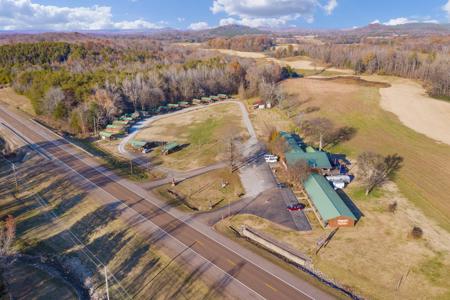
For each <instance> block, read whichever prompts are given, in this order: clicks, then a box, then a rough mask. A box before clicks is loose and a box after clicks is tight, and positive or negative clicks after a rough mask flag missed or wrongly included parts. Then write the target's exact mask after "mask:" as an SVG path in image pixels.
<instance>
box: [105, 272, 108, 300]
mask: <svg viewBox="0 0 450 300" xmlns="http://www.w3.org/2000/svg"><path fill="white" fill-rule="evenodd" d="M105 285H106V299H107V300H109V285H108V270H107V269H106V266H105Z"/></svg>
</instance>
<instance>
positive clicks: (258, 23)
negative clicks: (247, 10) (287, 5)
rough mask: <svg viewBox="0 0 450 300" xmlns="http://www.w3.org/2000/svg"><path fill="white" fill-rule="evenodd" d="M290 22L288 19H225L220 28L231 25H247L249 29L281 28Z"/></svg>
mask: <svg viewBox="0 0 450 300" xmlns="http://www.w3.org/2000/svg"><path fill="white" fill-rule="evenodd" d="M288 21H289V19H288V18H285V17H281V18H241V19H235V18H225V19H221V20H220V22H219V25H220V26H224V25H230V24H239V25H245V26H249V27H279V26H283V25H286V23H287V22H288Z"/></svg>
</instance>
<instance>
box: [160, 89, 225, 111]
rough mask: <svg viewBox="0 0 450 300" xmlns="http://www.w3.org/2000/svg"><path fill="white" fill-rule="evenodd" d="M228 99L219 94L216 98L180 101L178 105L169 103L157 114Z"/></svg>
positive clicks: (161, 107)
mask: <svg viewBox="0 0 450 300" xmlns="http://www.w3.org/2000/svg"><path fill="white" fill-rule="evenodd" d="M226 99H228V96H227V95H226V94H218V95H216V96H209V97H202V98H201V99H192V102H191V103H190V102H188V101H180V102H178V103H169V104H167V105H162V106H159V107H158V108H157V109H156V113H158V114H159V113H164V112H168V111H171V110H177V109H182V108H186V107H189V106H190V105H191V104H193V105H200V104H210V103H213V102H217V101H222V100H226Z"/></svg>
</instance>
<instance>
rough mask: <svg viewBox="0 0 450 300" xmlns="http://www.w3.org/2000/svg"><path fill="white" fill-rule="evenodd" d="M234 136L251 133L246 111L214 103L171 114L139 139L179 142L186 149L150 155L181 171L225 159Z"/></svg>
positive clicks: (245, 137) (157, 151)
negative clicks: (245, 122) (244, 120)
mask: <svg viewBox="0 0 450 300" xmlns="http://www.w3.org/2000/svg"><path fill="white" fill-rule="evenodd" d="M230 138H233V139H239V140H241V141H244V140H246V139H247V138H248V132H247V129H246V128H245V126H244V124H243V121H242V112H241V111H240V108H239V107H238V106H237V105H236V104H235V103H222V104H220V105H211V106H208V107H205V108H202V109H199V110H195V111H189V112H185V113H181V114H177V115H167V117H164V118H162V119H160V120H157V121H155V122H153V123H151V124H150V125H149V126H148V127H147V128H144V129H143V130H141V131H140V132H139V133H138V134H137V135H136V139H140V140H145V141H149V142H151V141H160V142H161V141H162V142H174V141H175V142H177V143H178V144H181V145H183V147H182V149H181V150H179V151H175V152H173V153H171V154H169V155H160V154H161V151H160V150H161V149H156V150H155V151H153V152H152V153H150V154H149V156H150V157H152V158H153V159H154V160H155V163H161V164H162V165H163V166H165V167H168V168H173V169H178V170H190V169H195V168H199V167H204V166H207V165H210V164H213V163H216V162H220V161H225V160H226V159H227V158H228V155H229V154H228V153H229V147H230V146H229V145H230V144H229V141H230Z"/></svg>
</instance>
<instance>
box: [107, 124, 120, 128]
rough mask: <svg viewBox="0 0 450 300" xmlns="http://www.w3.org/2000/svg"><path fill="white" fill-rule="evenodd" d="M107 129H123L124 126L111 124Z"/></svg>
mask: <svg viewBox="0 0 450 300" xmlns="http://www.w3.org/2000/svg"><path fill="white" fill-rule="evenodd" d="M106 128H114V129H122V128H123V124H112V125H111V124H109V125H106Z"/></svg>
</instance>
